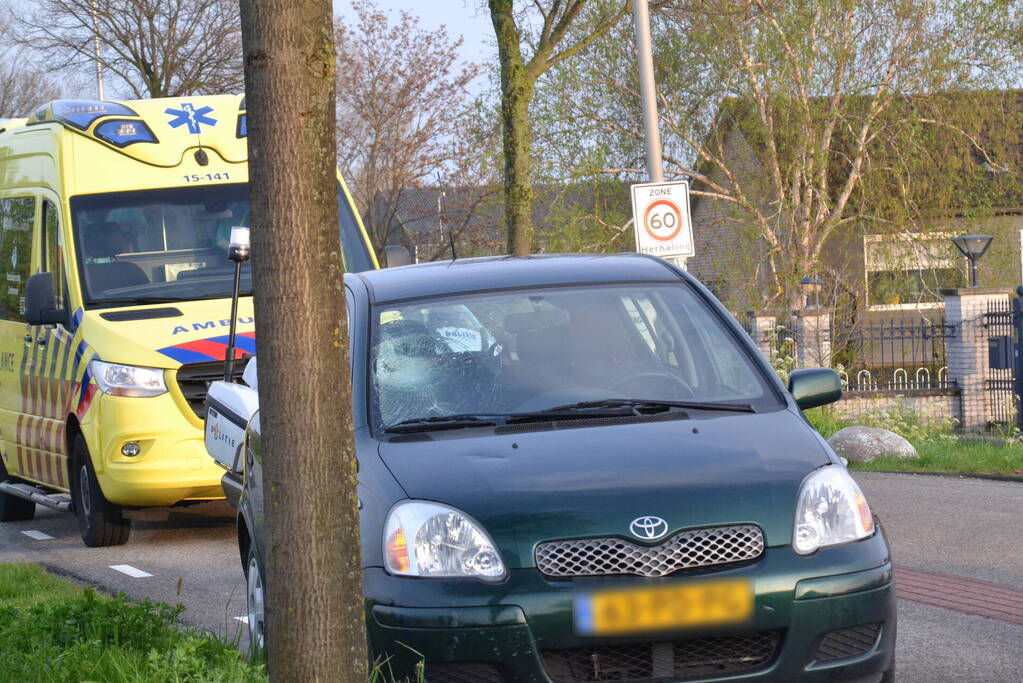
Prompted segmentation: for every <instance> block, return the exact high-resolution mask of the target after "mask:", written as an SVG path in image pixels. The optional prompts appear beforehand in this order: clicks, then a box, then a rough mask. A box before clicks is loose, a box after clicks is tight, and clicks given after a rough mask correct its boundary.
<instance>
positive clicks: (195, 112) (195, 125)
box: [163, 102, 217, 135]
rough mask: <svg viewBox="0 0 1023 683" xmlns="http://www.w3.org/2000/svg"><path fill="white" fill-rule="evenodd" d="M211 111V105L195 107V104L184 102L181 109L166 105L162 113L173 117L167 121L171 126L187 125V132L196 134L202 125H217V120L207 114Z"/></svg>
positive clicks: (199, 131)
mask: <svg viewBox="0 0 1023 683" xmlns="http://www.w3.org/2000/svg"><path fill="white" fill-rule="evenodd" d="M212 111H213V107H199V108H198V109H196V108H195V105H192V104H189V103H187V102H186V103H184V104H182V105H181V109H174V108H172V107H167V108H166V109H164V110H163V113H164V114H170V115H171V116H172V117H173V118H172V119H171V120H170V121H168V122H167V125H169V126H170V127H171V128H180V127H181V126H188V132H189V133H191V134H192V135H198V134H199V133H201V132H202V127H203V126H209V127H211V128H212V127H213V126H215V125H217V120H216V119H215V118H212V117H210V116H207V114H209V113H210V112H212Z"/></svg>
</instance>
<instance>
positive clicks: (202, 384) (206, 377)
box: [178, 360, 245, 417]
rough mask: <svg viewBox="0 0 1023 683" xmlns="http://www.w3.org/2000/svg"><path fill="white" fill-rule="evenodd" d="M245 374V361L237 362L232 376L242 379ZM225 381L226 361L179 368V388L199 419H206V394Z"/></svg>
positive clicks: (194, 364)
mask: <svg viewBox="0 0 1023 683" xmlns="http://www.w3.org/2000/svg"><path fill="white" fill-rule="evenodd" d="M243 372H245V361H241V360H239V361H235V363H234V371H233V372H232V375H233V376H234V379H236V380H238V379H241V376H242V373H243ZM222 379H224V361H222V360H219V361H216V360H215V361H211V362H209V363H190V364H188V365H182V366H181V367H180V368H178V387H180V388H181V393H182V394H183V395H184V397H185V401H187V402H188V405H189V407H190V408H191V409H192V410H193V411H194V412H195V414H196V415H198V416H199V417H206V405H205V404H206V392H208V391H209V390H210V384H212V383H213V382H216V381H219V380H222Z"/></svg>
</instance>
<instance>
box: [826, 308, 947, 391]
mask: <svg viewBox="0 0 1023 683" xmlns="http://www.w3.org/2000/svg"><path fill="white" fill-rule="evenodd" d="M954 333H955V327H954V326H952V325H945V324H942V323H929V322H923V321H920V322H908V323H907V322H896V321H891V322H886V323H881V324H877V325H870V326H867V327H861V328H858V329H853V330H850V331H848V332H845V333H839V334H836V335H835V337H834V339H833V342H832V365H833V366H834V367H836V368H837V369H838V370H839V374H840V375H842V379H843V381H844V383H845V388H846V391H913V390H925V389H949V388H952V387H954V386H955V380H953V379H950V378H949V375H948V365H947V363H946V357H945V349H946V341H947V339H948V338H949V337H951V336H952V335H953V334H954Z"/></svg>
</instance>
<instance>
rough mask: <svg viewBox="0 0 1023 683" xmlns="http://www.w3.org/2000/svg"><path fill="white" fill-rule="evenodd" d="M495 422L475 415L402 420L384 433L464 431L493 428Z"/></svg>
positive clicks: (387, 428) (385, 429)
mask: <svg viewBox="0 0 1023 683" xmlns="http://www.w3.org/2000/svg"><path fill="white" fill-rule="evenodd" d="M496 425H497V422H495V421H493V420H487V419H485V418H482V417H479V416H477V415H443V416H440V417H416V418H413V419H411V420H402V421H401V422H399V423H397V424H393V425H391V426H390V427H385V428H384V431H385V432H387V433H389V434H407V433H410V432H435V431H440V430H443V429H464V428H466V427H494V426H496Z"/></svg>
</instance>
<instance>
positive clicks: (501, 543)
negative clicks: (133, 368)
mask: <svg viewBox="0 0 1023 683" xmlns="http://www.w3.org/2000/svg"><path fill="white" fill-rule="evenodd" d="M561 424H566V425H571V423H561ZM481 431H482V430H464V431H452V432H438V433H434V434H432V435H431V436H433V437H434V439H433V440H431V441H425V440H423V441H403V440H399V441H398V442H382V443H381V444H380V455H381V457H382V458H383V460H384V462H385V463H386V464H387V466H388V468H389V469H390V470H391V472H392V473H393V474H394V476H395V477H396V478H397V480H398V482H399V483H400V484H401V486H402V487H403V488H404V489H405V491H406V493H407V494H408V496H409V497H410V498H416V499H424V500H432V501H437V502H441V503H445V504H448V505H452V506H454V507H456V508H458V509H460V510H463V511H465V512H467V513H469V514H470V515H471V516H472V517H474V518H475V519H476V520H478V521H479V522H480V523H481V524H482V525H483V526H484V528H485V529H486V530H487V532H488V533H489V534H490V535H491V536H492V537H493V539H494V541H495V542H496V543H497V545H498V547H499V549H500V550H501V552H502V555H503V557H504V559H505V562H506V563H507V564H508V566H509V567H511V568H520V567H532V566H534V560H533V549H534V547H535V545H536V544H537V543H539V542H542V541H547V540H553V539H565V538H584V537H592V536H620V537H624V538H630V534H629V525H630V522H632V520H634V519H636V518H638V517H642V516H647V515H651V516H657V517H661V518H663V519H664V520H666V521H667V523H668V526H669V528H670V529H671V533H674V532H675V531H678V530H680V529H688V528H697V527H709V526H720V525H731V524H739V523H751V524H756V525H759V526H760V527H761V529H763V531H764V535H765V540H766V543H767V545H769V546H777V545H787V544H789V543H790V542H791V537H792V523H793V515H794V514H795V503H796V495H797V493H798V491H799V486H800V484H801V482H802V481H803V479H804V478H805V477H806V475H807V474H809V473H810V472H811V471H813V470H814V469H816V468H817V467H820V466H821V465H825V464H827V463H828V462H829V457H828V454H827V451H826V450H825V447H824V445H823V443H822V441H821V440H820V439H819V437H818V436H817V435H816V433H815V432H813V431H812V429H810V427H809V426H808V425H807V424H806V422H805V421H804V420H802V418H801V417H799V416H798V415H797V414H795V413H793V412H790V411H789V410H779V411H775V412H771V413H763V414H739V415H728V416H721V417H712V418H708V419H679V420H665V421H650V422H641V423H635V424H618V425H615V424H611V425H607V424H606V423H605V426H599V427H579V426H576V427H571V426H569V427H567V428H564V429H555V430H544V431H525V430H523V431H520V432H519V433H514V434H497V435H495V434H493V433H492V432H490V431H489V430H488V432H487V433H486V434H485V435H482V436H481V435H480V433H481ZM632 540H636V539H632Z"/></svg>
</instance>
